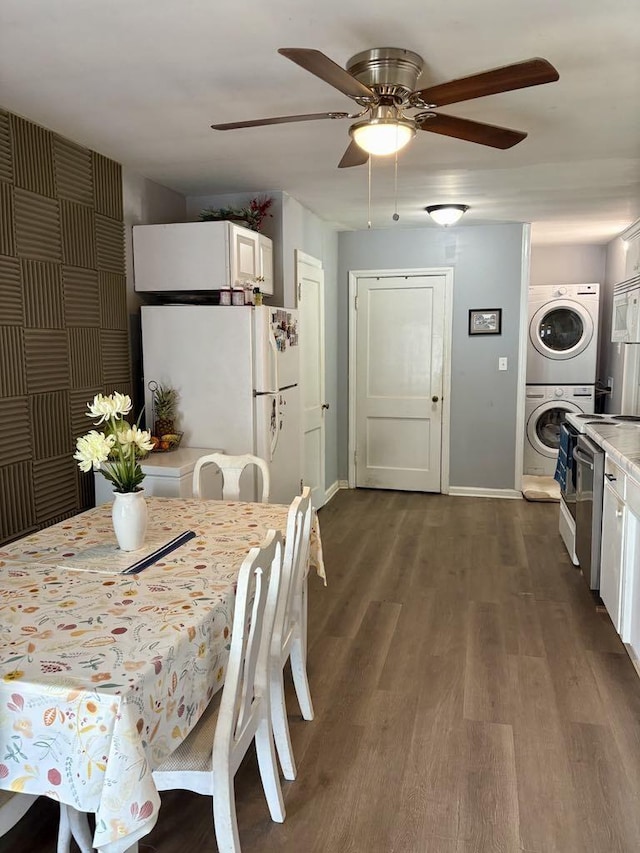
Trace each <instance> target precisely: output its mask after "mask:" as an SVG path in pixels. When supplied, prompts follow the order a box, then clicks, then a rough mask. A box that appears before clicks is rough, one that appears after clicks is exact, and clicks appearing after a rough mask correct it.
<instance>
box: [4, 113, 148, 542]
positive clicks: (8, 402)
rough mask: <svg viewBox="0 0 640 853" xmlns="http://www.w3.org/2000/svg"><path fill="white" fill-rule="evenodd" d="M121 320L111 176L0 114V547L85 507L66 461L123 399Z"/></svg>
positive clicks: (84, 495)
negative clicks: (96, 417) (107, 400)
mask: <svg viewBox="0 0 640 853" xmlns="http://www.w3.org/2000/svg"><path fill="white" fill-rule="evenodd" d="M94 175H95V180H94ZM128 322H129V318H128V315H127V293H126V283H125V261H124V230H123V223H122V170H121V167H120V166H119V164H117V163H114V162H112V161H110V160H108V159H107V158H106V157H102V156H101V155H99V154H95V153H94V152H91V151H89V150H88V149H86V148H82V147H81V146H80V145H76V144H75V143H74V142H70V141H69V140H66V139H63V138H62V137H60V136H57V135H56V134H53V133H51V132H50V131H48V130H46V129H44V128H41V127H38V126H37V125H35V124H32V123H31V122H28V121H26V120H24V119H22V118H19V117H17V116H12V115H11V114H8V113H6V112H3V111H0V542H3V541H6V540H8V539H15V538H18V537H19V536H22V535H24V534H26V533H28V532H30V531H31V530H34V529H40V528H42V527H45V526H48V525H50V524H53V523H55V522H56V521H59V520H62V519H64V518H68V517H70V516H71V515H74V514H75V513H77V512H79V511H81V510H83V509H86V508H87V507H89V506H91V505H92V504H93V500H94V487H93V476H92V475H83V474H81V472H80V471H79V469H78V466H77V464H76V462H75V460H74V459H73V452H74V450H75V442H76V438H77V437H78V436H80V435H84V434H85V433H86V432H88V431H89V430H90V429H92V428H93V427H94V424H93V423H92V419H91V418H88V417H86V411H87V403H88V402H89V401H91V400H93V398H94V396H95V395H96V394H98V393H111V392H112V391H114V390H118V391H121V392H122V393H123V394H129V395H130V396H131V395H132V381H131V372H130V366H129V359H130V355H129V340H128V328H129V326H128Z"/></svg>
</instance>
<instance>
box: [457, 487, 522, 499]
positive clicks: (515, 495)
mask: <svg viewBox="0 0 640 853" xmlns="http://www.w3.org/2000/svg"><path fill="white" fill-rule="evenodd" d="M449 494H450V495H452V496H454V497H467V498H507V499H509V500H519V499H520V498H522V492H521V491H518V489H483V488H482V487H481V486H450V487H449Z"/></svg>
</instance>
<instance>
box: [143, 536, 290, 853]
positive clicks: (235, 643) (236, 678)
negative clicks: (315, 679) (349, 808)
mask: <svg viewBox="0 0 640 853" xmlns="http://www.w3.org/2000/svg"><path fill="white" fill-rule="evenodd" d="M281 573H282V537H281V535H280V533H278V532H277V531H275V530H270V531H269V533H268V534H267V538H266V539H265V541H264V543H263V545H262V547H261V548H252V549H251V551H250V552H249V554H248V556H247V557H246V559H245V560H244V562H243V564H242V567H241V569H240V574H239V577H238V587H237V592H236V604H235V611H234V615H233V629H232V634H231V649H230V653H229V663H228V667H227V673H226V677H225V682H224V687H223V688H222V691H221V692H222V697H221V698H219V697H220V693H217V694H215V695H214V697H213V699H212V701H211V704H210V705H209V707H208V708H207V710H206V711H205V712H204V714H203V715H202V717H201V718H200V720H199V721H198V723H197V724H196V726H195V728H194V729H193V730H192V731H191V732H190V733H189V735H188V737H187V738H186V740H184V741H183V743H182V744H181V745H180V746H179V747H178V748H177V749H176V750H174V752H172V753H171V755H169V756H168V758H167V759H166V760H165V762H164V763H163V764H162V765H161V766H160V767H158V768H157V769H156V770H154V772H153V780H154V782H155V784H156V786H157V788H158V790H159V791H166V790H173V789H176V788H179V789H182V790H188V791H195V792H196V793H198V794H205V795H208V796H210V797H213V823H214V829H215V835H216V840H217V842H218V850H219V853H240V840H239V836H238V823H237V819H236V805H235V794H234V777H235V774H236V771H237V770H238V767H239V765H240V762H241V761H242V759H243V757H244V756H245V754H246V752H247V750H248V748H249V746H250V745H251V742H252V740H254V739H255V744H256V752H257V754H258V766H259V769H260V776H261V778H262V785H263V788H264V791H265V796H266V799H267V804H268V806H269V811H270V813H271V817H272V819H273V820H274V821H277V822H278V823H282V821H283V820H284V818H285V809H284V803H283V800H282V791H281V788H280V776H279V773H278V761H277V758H276V753H275V748H274V744H273V734H272V728H271V714H270V709H269V684H268V674H267V673H268V666H269V653H270V648H271V639H272V635H273V625H274V619H275V613H276V608H277V605H278V594H279V589H280V580H281Z"/></svg>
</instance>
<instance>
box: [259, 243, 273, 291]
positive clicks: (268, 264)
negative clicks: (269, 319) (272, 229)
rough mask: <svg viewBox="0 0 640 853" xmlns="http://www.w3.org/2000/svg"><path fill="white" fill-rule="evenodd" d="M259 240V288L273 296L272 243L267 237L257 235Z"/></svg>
mask: <svg viewBox="0 0 640 853" xmlns="http://www.w3.org/2000/svg"><path fill="white" fill-rule="evenodd" d="M259 240H260V276H261V277H262V281H261V282H260V290H261V291H262V292H263V293H266V294H267V296H273V243H272V242H271V240H270V239H269V237H265V236H263V235H262V234H260V235H259Z"/></svg>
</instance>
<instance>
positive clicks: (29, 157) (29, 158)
mask: <svg viewBox="0 0 640 853" xmlns="http://www.w3.org/2000/svg"><path fill="white" fill-rule="evenodd" d="M11 125H12V136H13V177H14V181H15V184H16V186H17V187H23V188H24V189H25V190H31V192H34V193H38V194H39V195H46V196H49V197H50V198H53V197H54V196H55V194H56V183H55V178H54V174H53V145H52V133H51V131H50V130H45V128H44V127H40V126H39V125H37V124H33V123H32V122H30V121H26V120H25V119H23V118H18V116H12V117H11Z"/></svg>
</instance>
